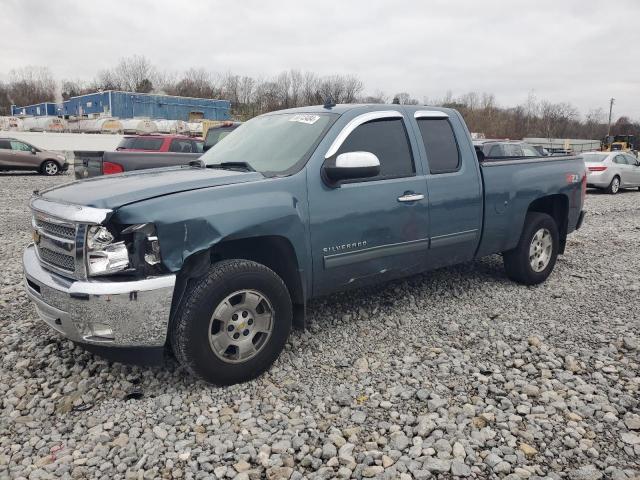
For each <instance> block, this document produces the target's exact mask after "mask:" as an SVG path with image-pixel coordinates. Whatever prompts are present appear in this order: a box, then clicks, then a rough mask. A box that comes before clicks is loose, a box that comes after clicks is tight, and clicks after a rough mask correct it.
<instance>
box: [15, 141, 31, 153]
mask: <svg viewBox="0 0 640 480" xmlns="http://www.w3.org/2000/svg"><path fill="white" fill-rule="evenodd" d="M11 149H12V150H18V151H19V152H30V151H31V147H29V145H27V144H26V143H22V142H18V141H16V140H11Z"/></svg>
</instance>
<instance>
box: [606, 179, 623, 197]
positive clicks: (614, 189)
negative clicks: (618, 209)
mask: <svg viewBox="0 0 640 480" xmlns="http://www.w3.org/2000/svg"><path fill="white" fill-rule="evenodd" d="M619 190H620V177H618V176H615V177H613V179H612V180H611V183H610V184H609V186H608V187H607V189H606V191H607V193H608V194H610V195H615V194H616V193H618V191H619Z"/></svg>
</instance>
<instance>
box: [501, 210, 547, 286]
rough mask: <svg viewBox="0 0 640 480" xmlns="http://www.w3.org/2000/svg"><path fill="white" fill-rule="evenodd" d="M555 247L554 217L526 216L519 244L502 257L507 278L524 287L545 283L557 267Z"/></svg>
mask: <svg viewBox="0 0 640 480" xmlns="http://www.w3.org/2000/svg"><path fill="white" fill-rule="evenodd" d="M558 246H559V234H558V227H557V225H556V222H555V221H554V220H553V218H552V217H551V216H549V215H547V214H546V213H539V212H529V213H527V216H526V218H525V223H524V228H523V230H522V234H521V236H520V241H519V242H518V245H517V246H516V248H514V249H513V250H509V251H508V252H504V254H503V259H504V267H505V270H506V272H507V276H508V277H509V278H510V279H511V280H514V281H516V282H518V283H522V284H525V285H536V284H538V283H542V282H544V281H545V280H546V279H547V277H549V275H550V274H551V272H552V271H553V267H554V266H555V264H556V259H557V257H558Z"/></svg>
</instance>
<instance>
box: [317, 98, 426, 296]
mask: <svg viewBox="0 0 640 480" xmlns="http://www.w3.org/2000/svg"><path fill="white" fill-rule="evenodd" d="M376 113H378V112H372V113H369V114H366V115H367V117H366V118H368V119H371V120H369V121H365V122H364V123H362V124H360V125H359V126H357V127H356V128H355V129H353V130H352V131H350V133H348V136H347V137H346V138H345V139H344V141H343V143H342V144H341V146H340V147H339V148H338V150H337V151H336V152H335V153H334V154H333V155H331V156H330V157H329V158H327V159H326V160H325V163H326V162H331V161H332V160H333V161H334V162H335V159H336V158H337V156H338V155H340V154H342V153H350V152H369V153H373V154H374V155H376V157H377V158H378V160H379V162H380V172H379V174H378V175H377V176H375V177H370V178H361V179H357V178H356V179H352V180H349V181H344V182H342V183H341V184H339V185H338V186H337V187H331V186H328V185H327V184H326V183H325V182H323V180H322V178H321V172H319V171H314V172H313V173H311V172H309V180H308V181H309V213H310V229H311V248H312V256H313V279H314V281H313V290H314V294H315V295H323V294H328V293H330V292H333V291H337V290H343V289H344V288H346V287H351V286H362V285H366V284H369V283H376V282H379V281H382V280H383V279H389V278H396V277H401V276H405V275H408V274H410V273H413V272H417V271H420V270H421V269H423V268H424V266H425V264H426V257H427V252H428V242H429V240H428V237H429V235H428V233H429V232H428V229H429V221H428V220H429V219H428V203H427V192H426V181H425V178H424V176H423V175H422V172H421V165H420V162H419V161H418V158H417V153H415V152H417V149H416V148H415V146H414V145H412V140H410V137H409V135H408V134H407V125H406V124H405V120H404V118H403V116H402V114H401V113H400V112H395V111H393V112H390V111H388V110H387V111H385V112H384V113H382V112H380V113H381V114H382V115H383V117H382V118H375V116H376ZM390 115H393V116H390ZM360 117H363V115H361V116H360ZM360 117H356V119H354V120H352V122H354V121H356V122H357V121H358V119H359V118H360ZM346 128H347V127H345V129H346ZM344 132H345V130H343V131H342V133H344ZM342 133H341V134H340V135H338V137H336V138H341V135H342ZM330 151H331V149H330Z"/></svg>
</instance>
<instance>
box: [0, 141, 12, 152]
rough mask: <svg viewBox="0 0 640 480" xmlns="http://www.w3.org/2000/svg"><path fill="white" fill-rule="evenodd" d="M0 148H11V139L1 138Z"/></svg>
mask: <svg viewBox="0 0 640 480" xmlns="http://www.w3.org/2000/svg"><path fill="white" fill-rule="evenodd" d="M0 150H11V144H10V143H9V140H0Z"/></svg>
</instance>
